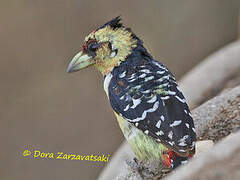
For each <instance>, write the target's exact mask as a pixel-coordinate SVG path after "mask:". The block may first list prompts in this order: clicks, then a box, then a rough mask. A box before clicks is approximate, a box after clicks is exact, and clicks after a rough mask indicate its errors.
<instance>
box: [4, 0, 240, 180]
mask: <svg viewBox="0 0 240 180" xmlns="http://www.w3.org/2000/svg"><path fill="white" fill-rule="evenodd" d="M239 7H240V1H239V0H225V1H224V0H211V1H209V0H195V1H192V0H182V1H178V0H172V1H169V0H149V1H144V0H138V1H136V0H135V1H127V0H122V1H110V0H105V1H100V0H99V1H96V0H91V1H88V0H68V1H66V0H48V1H46V0H8V1H7V0H5V1H4V0H1V1H0V54H1V56H0V62H1V64H0V82H1V86H0V93H1V94H0V123H1V124H0V140H1V141H0V142H1V145H0V147H1V152H0V179H8V180H12V179H18V180H23V179H24V180H30V179H35V180H40V179H41V180H42V179H57V180H61V179H73V180H79V179H89V180H93V179H96V178H97V176H98V174H99V173H100V171H101V169H102V168H103V167H104V166H105V165H106V163H103V162H102V163H93V162H88V161H70V160H32V159H28V158H25V157H23V156H22V154H21V153H22V152H23V151H24V149H26V148H30V149H38V150H40V151H42V152H58V151H63V152H72V153H73V152H75V153H77V154H82V155H83V154H113V153H114V151H115V150H116V149H117V148H118V146H119V144H120V143H121V142H122V141H123V136H122V133H121V131H120V129H119V127H118V124H117V122H116V120H115V118H114V116H113V113H112V111H111V108H110V105H109V103H108V100H107V98H106V95H105V94H104V91H103V79H102V77H101V74H100V73H98V72H97V71H96V70H95V69H93V68H89V69H86V70H83V71H80V72H78V73H73V74H67V73H66V67H67V65H68V63H69V61H70V59H71V58H72V57H73V55H74V54H75V53H76V52H78V51H79V49H80V48H81V44H82V41H83V39H84V37H85V36H86V35H87V34H88V33H90V32H91V31H92V30H94V29H95V28H97V27H98V26H100V25H102V24H103V23H105V22H107V21H108V20H110V19H112V18H114V17H116V16H118V15H122V19H123V22H124V23H125V24H126V25H127V26H129V27H131V28H132V30H133V31H134V32H135V33H136V34H137V35H138V36H139V37H140V38H141V39H142V40H143V41H144V43H145V46H146V47H147V49H148V50H149V51H150V52H151V54H152V55H153V56H154V57H155V58H156V59H158V60H160V61H162V62H163V63H164V64H166V65H167V66H168V67H169V69H171V71H172V72H173V73H174V74H175V75H176V77H177V79H180V78H181V76H182V75H183V74H184V73H186V72H187V71H189V70H190V69H191V68H192V67H193V66H195V65H196V64H198V63H199V62H200V61H202V60H203V59H204V58H205V57H207V56H208V55H210V54H211V53H212V52H214V51H215V50H217V49H219V48H221V47H223V46H224V45H226V44H228V43H230V42H232V41H234V40H236V39H237V37H238V22H239Z"/></svg>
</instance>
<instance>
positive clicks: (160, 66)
mask: <svg viewBox="0 0 240 180" xmlns="http://www.w3.org/2000/svg"><path fill="white" fill-rule="evenodd" d="M153 63H154V64H155V65H156V66H158V67H159V68H161V69H165V70H167V68H165V67H164V66H162V65H161V64H160V63H159V62H155V61H154V62H153Z"/></svg>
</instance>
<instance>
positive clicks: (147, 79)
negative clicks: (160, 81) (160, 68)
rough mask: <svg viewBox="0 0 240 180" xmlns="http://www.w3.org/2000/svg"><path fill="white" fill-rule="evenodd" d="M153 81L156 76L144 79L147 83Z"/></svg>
mask: <svg viewBox="0 0 240 180" xmlns="http://www.w3.org/2000/svg"><path fill="white" fill-rule="evenodd" d="M152 79H154V76H149V77H146V78H145V79H144V81H145V82H147V81H150V80H152Z"/></svg>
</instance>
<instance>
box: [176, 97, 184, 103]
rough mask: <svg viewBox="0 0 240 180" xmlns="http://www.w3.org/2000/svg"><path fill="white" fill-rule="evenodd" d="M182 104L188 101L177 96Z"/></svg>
mask: <svg viewBox="0 0 240 180" xmlns="http://www.w3.org/2000/svg"><path fill="white" fill-rule="evenodd" d="M175 97H176V98H177V99H178V100H179V101H180V102H181V103H186V100H185V99H181V98H180V97H178V96H175Z"/></svg>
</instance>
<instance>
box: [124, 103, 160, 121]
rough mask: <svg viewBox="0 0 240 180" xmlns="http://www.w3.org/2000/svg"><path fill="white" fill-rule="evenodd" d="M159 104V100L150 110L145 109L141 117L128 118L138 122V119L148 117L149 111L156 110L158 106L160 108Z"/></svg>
mask: <svg viewBox="0 0 240 180" xmlns="http://www.w3.org/2000/svg"><path fill="white" fill-rule="evenodd" d="M158 106H159V102H158V101H157V102H155V103H154V105H153V107H152V108H150V109H148V110H145V111H144V112H143V113H142V116H141V117H138V118H136V119H133V120H130V119H128V121H130V122H138V121H141V120H143V119H145V118H146V116H147V113H149V112H154V111H156V110H157V108H158Z"/></svg>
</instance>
